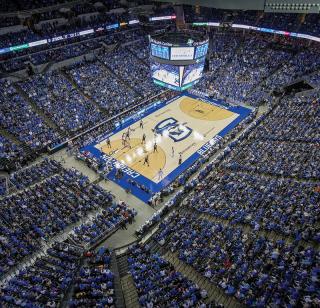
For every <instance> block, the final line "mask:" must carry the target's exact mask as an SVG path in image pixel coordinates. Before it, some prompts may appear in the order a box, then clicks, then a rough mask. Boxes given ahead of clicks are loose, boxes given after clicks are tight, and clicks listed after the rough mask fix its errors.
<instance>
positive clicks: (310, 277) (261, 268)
mask: <svg viewBox="0 0 320 308" xmlns="http://www.w3.org/2000/svg"><path fill="white" fill-rule="evenodd" d="M156 237H157V240H158V241H159V242H160V243H161V244H162V245H166V247H169V248H170V249H171V251H172V252H177V253H178V256H179V259H180V260H181V261H182V262H185V263H186V264H188V265H190V266H192V267H193V268H194V269H196V270H197V271H198V272H199V273H200V274H202V275H203V276H204V277H206V278H207V279H208V280H209V281H210V282H211V283H213V284H214V285H216V286H219V287H220V288H221V289H222V290H223V291H224V292H225V294H227V295H229V296H234V297H235V298H236V299H237V300H239V301H240V302H242V303H243V304H245V305H246V306H249V307H257V306H268V305H270V306H287V305H289V306H318V305H319V295H320V294H319V274H320V272H319V251H317V250H316V249H315V248H313V247H311V246H310V247H309V246H308V247H307V246H306V247H304V246H301V245H295V244H288V243H286V242H285V241H284V240H270V239H267V238H265V237H263V236H261V235H259V233H257V232H252V233H250V236H249V234H247V233H245V232H243V230H242V229H241V228H238V227H234V226H232V225H227V226H224V225H222V224H221V223H214V222H211V221H209V220H206V219H199V218H197V216H195V215H190V214H189V215H186V214H177V213H174V214H172V215H171V217H169V218H168V220H167V221H164V222H162V223H161V224H160V231H159V233H158V234H157V236H156ZM144 279H145V280H146V278H144Z"/></svg>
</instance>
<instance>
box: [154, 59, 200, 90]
mask: <svg viewBox="0 0 320 308" xmlns="http://www.w3.org/2000/svg"><path fill="white" fill-rule="evenodd" d="M204 62H205V57H203V58H201V59H199V60H198V61H197V63H195V64H190V65H185V66H177V65H170V64H162V63H159V62H156V61H152V62H151V76H152V79H153V81H154V83H156V84H158V85H160V86H164V87H167V88H170V89H173V90H177V91H183V90H186V89H188V88H190V87H191V86H192V85H194V84H195V83H197V82H198V81H199V79H200V78H201V77H202V72H203V68H204Z"/></svg>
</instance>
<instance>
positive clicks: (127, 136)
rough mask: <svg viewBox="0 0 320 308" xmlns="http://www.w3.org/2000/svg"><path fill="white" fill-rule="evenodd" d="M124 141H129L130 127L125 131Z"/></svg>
mask: <svg viewBox="0 0 320 308" xmlns="http://www.w3.org/2000/svg"><path fill="white" fill-rule="evenodd" d="M126 139H128V140H130V127H129V128H128V130H127V133H126Z"/></svg>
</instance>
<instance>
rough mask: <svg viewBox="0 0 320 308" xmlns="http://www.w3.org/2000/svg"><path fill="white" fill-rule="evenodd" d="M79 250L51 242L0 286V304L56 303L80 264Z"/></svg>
mask: <svg viewBox="0 0 320 308" xmlns="http://www.w3.org/2000/svg"><path fill="white" fill-rule="evenodd" d="M82 254H83V251H82V249H81V248H79V247H75V246H71V245H68V244H65V243H55V244H53V246H52V247H51V248H49V249H48V250H47V252H46V254H45V255H44V256H42V257H39V258H38V259H37V260H36V261H35V263H34V264H33V265H31V266H28V267H26V268H25V269H22V270H20V271H19V273H18V274H17V275H16V276H14V277H13V278H11V279H10V280H9V281H8V283H6V284H5V285H4V286H2V287H1V289H0V305H1V307H6V308H7V307H8V308H9V307H16V306H18V307H52V308H53V307H58V306H59V305H60V304H61V303H62V301H63V299H64V297H65V295H66V294H67V292H68V290H69V288H70V286H71V284H72V282H73V279H74V276H75V274H76V272H77V270H78V269H79V267H80V260H81V257H82Z"/></svg>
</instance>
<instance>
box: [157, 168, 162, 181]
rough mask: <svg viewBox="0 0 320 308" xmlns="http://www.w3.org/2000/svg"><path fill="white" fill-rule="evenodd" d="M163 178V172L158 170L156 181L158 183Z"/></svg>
mask: <svg viewBox="0 0 320 308" xmlns="http://www.w3.org/2000/svg"><path fill="white" fill-rule="evenodd" d="M162 178H163V171H162V169H161V168H160V170H159V172H158V179H159V181H160V180H161V179H162Z"/></svg>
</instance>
